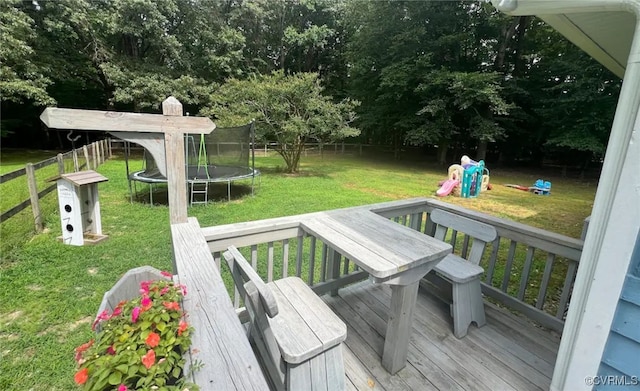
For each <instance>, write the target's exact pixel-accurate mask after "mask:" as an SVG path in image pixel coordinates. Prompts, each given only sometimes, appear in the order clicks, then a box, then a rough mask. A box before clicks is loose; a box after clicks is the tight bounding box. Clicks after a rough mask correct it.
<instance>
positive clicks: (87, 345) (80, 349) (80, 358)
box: [76, 339, 93, 362]
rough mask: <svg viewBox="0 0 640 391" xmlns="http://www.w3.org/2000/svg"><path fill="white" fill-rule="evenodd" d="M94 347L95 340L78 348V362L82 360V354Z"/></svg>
mask: <svg viewBox="0 0 640 391" xmlns="http://www.w3.org/2000/svg"><path fill="white" fill-rule="evenodd" d="M91 345H93V339H92V340H91V341H89V342H87V343H85V344H82V345H80V346H78V347H77V348H76V361H77V362H80V361H81V360H82V353H84V352H85V351H86V350H87V349H89V348H90V347H91Z"/></svg>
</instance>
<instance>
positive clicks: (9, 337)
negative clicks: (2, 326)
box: [0, 334, 19, 342]
mask: <svg viewBox="0 0 640 391" xmlns="http://www.w3.org/2000/svg"><path fill="white" fill-rule="evenodd" d="M18 338H19V337H18V334H0V339H3V340H6V341H8V342H11V341H15V340H17V339H18Z"/></svg>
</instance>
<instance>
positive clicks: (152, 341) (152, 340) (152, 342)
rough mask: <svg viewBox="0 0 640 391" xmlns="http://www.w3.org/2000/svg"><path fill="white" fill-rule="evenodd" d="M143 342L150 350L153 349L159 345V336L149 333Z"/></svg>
mask: <svg viewBox="0 0 640 391" xmlns="http://www.w3.org/2000/svg"><path fill="white" fill-rule="evenodd" d="M144 342H145V343H146V344H147V345H149V347H150V348H155V347H156V346H158V343H160V336H159V335H158V334H156V333H153V332H151V333H149V336H148V337H147V339H146V340H145V341H144Z"/></svg>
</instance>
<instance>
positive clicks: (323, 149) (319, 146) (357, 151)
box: [111, 139, 419, 156]
mask: <svg viewBox="0 0 640 391" xmlns="http://www.w3.org/2000/svg"><path fill="white" fill-rule="evenodd" d="M125 143H126V141H124V140H118V139H112V140H111V148H112V149H113V151H124V150H125ZM278 148H279V144H278V143H275V142H266V143H256V145H255V152H256V154H258V155H262V156H267V155H269V154H270V153H272V152H275V151H277V150H278ZM285 148H286V147H285ZM407 148H410V149H415V150H416V151H417V150H419V148H413V147H407ZM131 150H137V151H142V150H144V148H143V147H141V146H137V147H131ZM369 151H376V152H379V151H387V152H390V153H391V152H393V150H392V147H391V146H389V145H377V144H363V143H344V142H339V143H305V144H304V149H303V150H302V154H303V156H312V155H323V154H334V155H359V156H361V155H363V154H365V153H367V152H369Z"/></svg>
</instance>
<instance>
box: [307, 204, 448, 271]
mask: <svg viewBox="0 0 640 391" xmlns="http://www.w3.org/2000/svg"><path fill="white" fill-rule="evenodd" d="M302 227H303V229H304V230H306V231H308V232H310V233H312V234H313V235H315V236H317V237H318V238H320V239H322V240H323V241H324V242H325V243H327V244H329V245H330V246H334V247H335V249H336V250H337V251H338V252H340V253H341V254H342V255H344V256H345V257H347V258H349V259H350V260H352V261H353V262H356V263H357V264H358V265H359V266H360V267H361V268H362V269H364V270H365V271H366V272H367V273H369V275H371V277H372V278H373V279H374V280H376V281H377V282H383V281H385V280H387V279H389V278H391V277H393V276H395V275H398V274H400V273H402V272H405V271H407V270H410V269H412V268H415V267H418V266H420V265H423V264H425V263H430V262H435V261H439V260H441V259H442V258H443V257H444V256H445V255H447V254H448V253H450V252H451V245H449V244H448V243H445V242H442V241H440V240H436V239H434V238H432V237H430V236H428V235H425V234H423V233H421V232H419V231H416V230H413V229H411V228H409V227H405V226H403V225H401V224H398V223H396V222H394V221H391V220H389V219H387V218H385V217H382V216H379V215H377V214H375V213H373V212H371V211H367V210H337V211H329V212H324V213H319V214H316V215H314V216H313V217H311V218H310V219H308V220H305V221H303V222H302Z"/></svg>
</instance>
